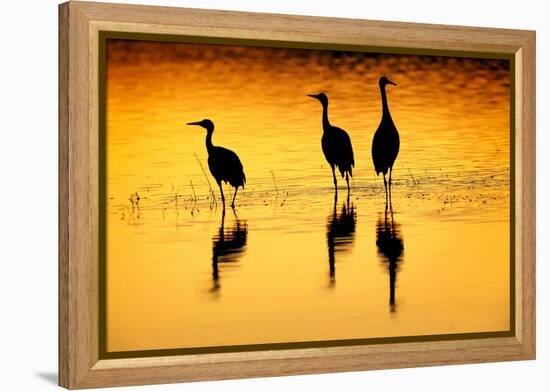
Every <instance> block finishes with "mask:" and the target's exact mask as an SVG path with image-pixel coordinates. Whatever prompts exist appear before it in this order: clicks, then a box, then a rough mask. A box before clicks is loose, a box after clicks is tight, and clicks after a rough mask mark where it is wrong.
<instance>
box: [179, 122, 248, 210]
mask: <svg viewBox="0 0 550 391" xmlns="http://www.w3.org/2000/svg"><path fill="white" fill-rule="evenodd" d="M187 125H197V126H201V127H203V128H205V129H206V150H207V151H208V168H209V169H210V172H211V173H212V176H213V177H214V179H215V180H216V183H217V184H218V186H219V188H220V193H221V196H222V204H223V208H224V209H225V197H224V195H223V189H222V181H223V182H225V183H229V184H230V185H231V186H233V187H234V188H235V194H234V195H233V201H232V202H231V207H232V208H235V198H236V197H237V190H238V189H239V186H240V187H242V188H243V189H244V184H245V183H246V177H245V175H244V171H243V165H242V163H241V161H240V160H239V157H238V156H237V154H236V153H235V152H233V151H231V150H229V149H227V148H223V147H217V146H215V145H214V144H212V133H214V123H213V122H212V121H210V120H209V119H203V120H202V121H198V122H189V123H188V124H187Z"/></svg>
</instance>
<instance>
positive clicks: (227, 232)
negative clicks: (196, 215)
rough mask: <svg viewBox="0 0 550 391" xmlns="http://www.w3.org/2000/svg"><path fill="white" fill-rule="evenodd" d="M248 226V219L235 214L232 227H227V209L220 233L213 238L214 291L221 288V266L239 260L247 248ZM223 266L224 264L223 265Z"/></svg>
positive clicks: (223, 214)
mask: <svg viewBox="0 0 550 391" xmlns="http://www.w3.org/2000/svg"><path fill="white" fill-rule="evenodd" d="M247 235H248V227H247V224H246V221H243V220H240V219H239V218H238V217H237V215H236V214H235V220H234V221H233V224H232V225H231V226H230V227H225V210H223V212H222V221H221V225H220V228H219V230H218V233H217V234H216V235H214V237H213V238H212V281H213V283H214V284H213V287H212V289H211V291H212V292H217V291H218V290H219V289H220V270H219V269H220V266H221V265H224V264H225V265H227V266H229V265H231V264H234V263H235V262H238V261H239V258H240V257H241V256H242V255H243V253H244V251H245V250H246V239H247ZM222 267H223V266H222Z"/></svg>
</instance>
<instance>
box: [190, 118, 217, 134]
mask: <svg viewBox="0 0 550 391" xmlns="http://www.w3.org/2000/svg"><path fill="white" fill-rule="evenodd" d="M187 125H197V126H201V127H203V128H205V129H206V130H208V131H209V132H211V131H213V130H214V122H212V121H210V120H209V119H203V120H202V121H197V122H188V123H187Z"/></svg>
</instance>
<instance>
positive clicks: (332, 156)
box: [308, 93, 355, 194]
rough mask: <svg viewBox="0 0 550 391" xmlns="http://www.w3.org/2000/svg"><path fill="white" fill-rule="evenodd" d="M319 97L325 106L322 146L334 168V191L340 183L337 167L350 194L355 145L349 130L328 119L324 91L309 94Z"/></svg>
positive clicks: (331, 166) (336, 190) (312, 96)
mask: <svg viewBox="0 0 550 391" xmlns="http://www.w3.org/2000/svg"><path fill="white" fill-rule="evenodd" d="M308 96H309V97H311V98H314V99H317V100H318V101H319V102H321V105H322V106H323V117H322V118H323V120H322V124H323V136H322V137H321V147H322V149H323V153H324V155H325V159H327V162H328V164H329V165H330V169H331V170H332V179H333V182H334V191H335V192H336V193H338V183H337V181H336V172H335V170H336V168H338V170H339V171H340V174H341V175H342V178H344V176H345V178H346V183H347V186H348V194H349V191H350V187H349V177H350V176H353V174H352V169H353V167H354V166H355V159H354V157H353V147H352V145H351V139H350V137H349V135H348V134H347V132H346V131H345V130H343V129H340V128H338V127H336V126H332V125H331V124H330V121H329V119H328V97H327V96H326V95H325V94H324V93H320V94H316V95H308Z"/></svg>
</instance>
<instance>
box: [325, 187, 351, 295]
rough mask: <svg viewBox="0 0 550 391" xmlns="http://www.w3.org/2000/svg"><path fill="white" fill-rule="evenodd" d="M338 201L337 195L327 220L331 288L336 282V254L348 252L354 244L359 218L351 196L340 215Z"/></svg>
mask: <svg viewBox="0 0 550 391" xmlns="http://www.w3.org/2000/svg"><path fill="white" fill-rule="evenodd" d="M337 201H338V198H337V195H336V193H335V196H334V206H333V209H332V213H331V214H330V215H329V217H328V219H327V245H328V262H329V275H330V286H331V287H333V286H334V284H335V282H336V268H335V262H336V253H338V252H344V251H348V250H349V249H350V246H351V245H352V244H353V240H354V236H355V223H356V216H357V212H356V210H355V207H354V205H353V203H351V204H350V200H349V196H348V197H347V200H346V201H345V202H343V203H342V208H341V210H340V213H338V212H337V210H336V206H337V205H336V204H337Z"/></svg>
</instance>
